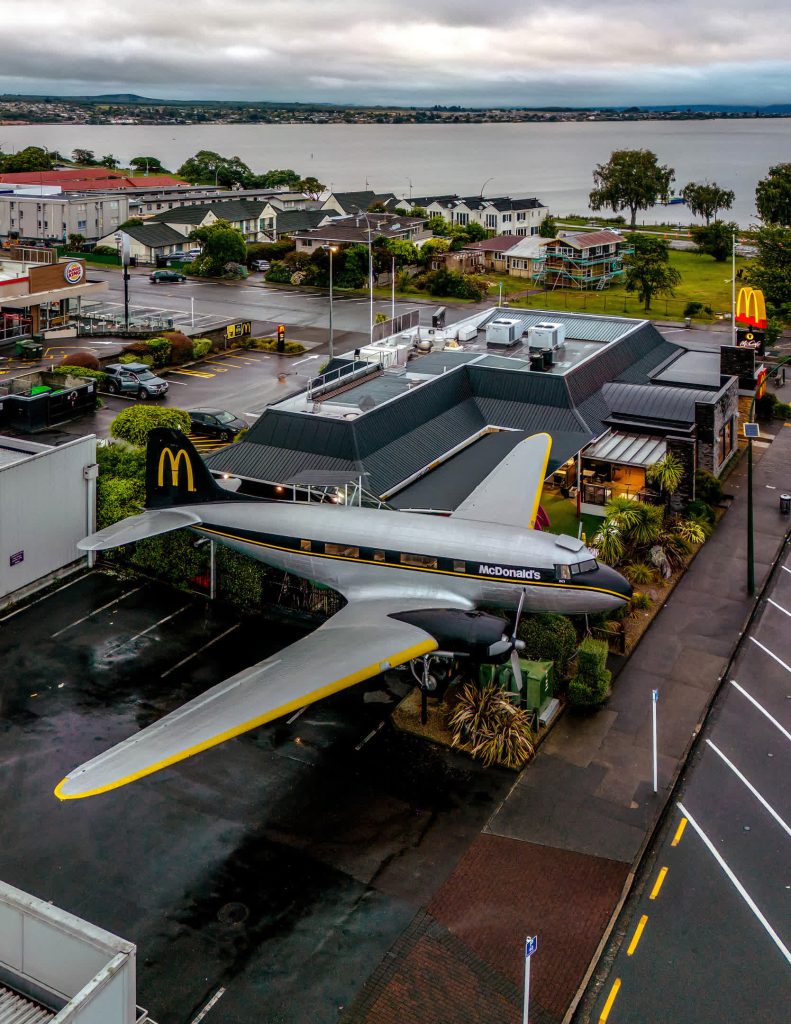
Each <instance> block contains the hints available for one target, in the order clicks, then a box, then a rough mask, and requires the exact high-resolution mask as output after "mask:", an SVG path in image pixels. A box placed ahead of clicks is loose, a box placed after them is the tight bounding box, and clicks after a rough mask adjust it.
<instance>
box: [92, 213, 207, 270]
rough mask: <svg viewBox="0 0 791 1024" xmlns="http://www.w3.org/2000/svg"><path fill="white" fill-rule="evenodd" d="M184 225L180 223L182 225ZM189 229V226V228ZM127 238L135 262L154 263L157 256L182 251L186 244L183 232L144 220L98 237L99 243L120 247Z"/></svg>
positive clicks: (166, 225) (167, 225)
mask: <svg viewBox="0 0 791 1024" xmlns="http://www.w3.org/2000/svg"><path fill="white" fill-rule="evenodd" d="M183 226H184V225H181V227H183ZM190 230H191V228H190ZM125 238H126V239H128V240H129V255H130V256H131V257H132V259H134V261H135V262H136V263H144V264H152V265H154V264H156V262H157V257H158V256H169V255H170V254H171V253H174V252H183V251H184V247H185V245H186V238H185V232H184V231H183V230H177V229H176V228H175V227H171V226H170V225H169V224H161V223H159V222H157V221H153V220H150V221H144V222H143V223H142V224H131V225H129V226H128V227H125V228H122V229H119V230H118V231H114V232H110V233H109V234H108V235H105V237H104V238H100V239H99V243H98V244H99V245H109V246H111V247H113V248H116V247H117V248H118V249H119V251H120V250H121V249H122V246H123V241H124V239H125Z"/></svg>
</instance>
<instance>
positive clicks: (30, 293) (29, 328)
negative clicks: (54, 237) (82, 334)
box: [0, 249, 108, 345]
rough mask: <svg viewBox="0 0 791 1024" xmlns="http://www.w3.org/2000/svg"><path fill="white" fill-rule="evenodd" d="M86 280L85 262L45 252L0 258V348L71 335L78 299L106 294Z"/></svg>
mask: <svg viewBox="0 0 791 1024" xmlns="http://www.w3.org/2000/svg"><path fill="white" fill-rule="evenodd" d="M107 287H108V286H107V282H106V281H90V280H88V271H87V268H86V265H85V261H84V260H79V259H58V257H57V256H56V254H55V252H54V250H50V249H10V250H3V251H2V253H0V345H2V344H3V343H4V342H6V343H8V342H13V341H16V340H19V339H24V338H37V337H42V338H57V337H67V336H73V335H75V334H76V321H77V318H78V316H79V314H80V311H81V306H82V299H83V298H92V297H96V296H99V295H101V294H103V293H104V292H106V291H107Z"/></svg>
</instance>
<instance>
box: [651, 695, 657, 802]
mask: <svg viewBox="0 0 791 1024" xmlns="http://www.w3.org/2000/svg"><path fill="white" fill-rule="evenodd" d="M658 703H659V690H652V691H651V740H652V744H651V746H652V752H653V758H652V759H653V769H654V773H653V774H654V792H655V793H656V792H657V789H658V786H657V782H658V779H657V749H656V706H657V704H658Z"/></svg>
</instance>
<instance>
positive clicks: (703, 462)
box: [695, 377, 740, 476]
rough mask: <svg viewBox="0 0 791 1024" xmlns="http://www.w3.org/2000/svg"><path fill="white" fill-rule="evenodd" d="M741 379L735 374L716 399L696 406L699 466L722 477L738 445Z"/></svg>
mask: <svg viewBox="0 0 791 1024" xmlns="http://www.w3.org/2000/svg"><path fill="white" fill-rule="evenodd" d="M739 413H740V409H739V381H738V379H737V378H736V377H731V379H730V381H729V382H728V384H727V385H726V386H725V387H724V388H723V389H722V390H721V391H720V393H719V395H718V396H717V400H716V401H715V402H698V403H697V405H696V406H695V433H696V436H697V467H698V469H705V470H707V471H708V472H709V473H713V474H714V476H719V475H720V473H721V472H722V471H723V469H724V468H725V466H726V465H727V464H728V463H729V462H730V461H731V459H732V458H733V456H734V454H735V453H736V450H737V448H738V435H739Z"/></svg>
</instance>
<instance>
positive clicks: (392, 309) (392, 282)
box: [390, 256, 395, 320]
mask: <svg viewBox="0 0 791 1024" xmlns="http://www.w3.org/2000/svg"><path fill="white" fill-rule="evenodd" d="M390 278H391V280H390V290H391V298H390V319H391V320H395V256H394V257H393V261H392V271H391V274H390Z"/></svg>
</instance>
